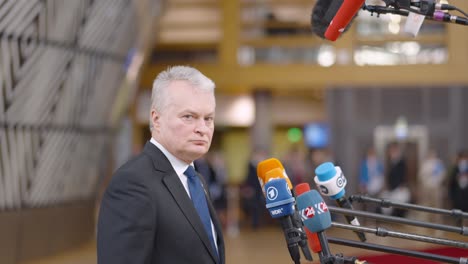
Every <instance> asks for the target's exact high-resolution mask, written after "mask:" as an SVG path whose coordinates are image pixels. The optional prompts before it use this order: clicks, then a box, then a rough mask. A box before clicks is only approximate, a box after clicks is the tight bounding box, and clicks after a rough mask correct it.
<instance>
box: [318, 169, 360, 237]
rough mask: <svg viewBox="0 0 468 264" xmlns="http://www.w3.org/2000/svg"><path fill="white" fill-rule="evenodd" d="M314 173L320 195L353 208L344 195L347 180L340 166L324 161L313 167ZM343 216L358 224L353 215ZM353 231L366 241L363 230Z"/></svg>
mask: <svg viewBox="0 0 468 264" xmlns="http://www.w3.org/2000/svg"><path fill="white" fill-rule="evenodd" d="M315 174H316V175H317V176H315V177H314V181H315V184H317V187H318V188H319V191H320V193H321V194H322V195H325V196H328V197H330V199H333V200H335V201H336V203H337V204H338V206H339V207H342V208H347V209H351V210H353V206H352V205H351V203H350V202H349V200H348V198H347V197H346V196H345V192H346V191H345V186H346V182H347V181H346V178H345V176H344V175H343V172H342V171H341V168H340V167H338V166H336V167H335V165H333V163H331V162H325V163H322V164H320V165H319V166H318V167H317V168H316V169H315ZM345 218H346V220H347V221H348V223H349V224H351V225H355V226H359V225H360V224H359V221H358V219H357V218H356V217H354V216H350V215H345ZM355 233H356V234H357V236H358V237H359V239H360V240H361V241H362V242H365V241H366V235H365V234H364V233H363V232H359V231H355Z"/></svg>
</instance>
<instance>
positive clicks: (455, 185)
mask: <svg viewBox="0 0 468 264" xmlns="http://www.w3.org/2000/svg"><path fill="white" fill-rule="evenodd" d="M448 181H449V182H448V187H449V189H448V193H449V197H450V200H451V202H452V206H453V208H455V209H460V210H462V211H464V212H468V151H467V150H463V151H460V152H459V153H458V155H457V159H456V161H455V164H454V165H453V166H452V168H451V170H450V172H449V174H448Z"/></svg>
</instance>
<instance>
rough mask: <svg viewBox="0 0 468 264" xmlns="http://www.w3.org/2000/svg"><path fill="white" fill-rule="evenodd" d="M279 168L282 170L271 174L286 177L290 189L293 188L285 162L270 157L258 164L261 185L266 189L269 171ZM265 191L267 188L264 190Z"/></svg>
mask: <svg viewBox="0 0 468 264" xmlns="http://www.w3.org/2000/svg"><path fill="white" fill-rule="evenodd" d="M274 169H278V170H279V171H280V173H279V174H270V175H271V176H273V175H274V176H275V177H278V178H284V179H285V180H286V182H287V183H288V187H289V189H290V190H292V189H293V186H292V183H291V180H289V177H288V175H287V174H286V170H285V169H284V167H283V164H281V162H280V161H279V160H278V159H275V158H270V159H266V160H264V161H261V162H259V163H258V165H257V177H258V181H259V182H260V186H262V189H264V186H265V183H266V182H267V173H268V172H270V171H271V170H274ZM263 192H265V190H263Z"/></svg>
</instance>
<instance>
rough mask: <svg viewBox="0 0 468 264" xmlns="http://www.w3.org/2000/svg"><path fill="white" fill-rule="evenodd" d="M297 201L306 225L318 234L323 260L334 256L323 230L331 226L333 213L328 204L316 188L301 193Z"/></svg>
mask: <svg viewBox="0 0 468 264" xmlns="http://www.w3.org/2000/svg"><path fill="white" fill-rule="evenodd" d="M296 203H297V209H298V210H299V213H300V215H301V219H302V222H303V223H304V225H305V227H306V228H307V229H309V231H311V232H314V233H316V234H317V237H318V241H319V243H320V247H321V251H322V255H321V256H322V257H323V259H322V261H325V259H327V258H330V257H332V255H331V251H330V247H329V245H328V242H327V238H326V236H325V233H324V232H323V231H324V230H325V229H327V228H329V227H330V226H331V215H330V212H329V211H328V207H327V204H326V203H325V202H324V201H323V199H322V197H321V196H320V194H319V193H318V192H317V191H316V190H310V191H307V192H305V193H303V194H301V195H299V196H298V197H297V199H296ZM325 262H326V261H325Z"/></svg>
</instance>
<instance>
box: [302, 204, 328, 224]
mask: <svg viewBox="0 0 468 264" xmlns="http://www.w3.org/2000/svg"><path fill="white" fill-rule="evenodd" d="M325 212H328V207H327V204H326V203H325V202H320V203H316V204H314V206H307V207H306V208H304V209H302V210H301V212H300V213H301V219H302V221H304V220H307V219H311V218H313V217H314V216H315V215H316V214H317V215H320V214H323V213H325Z"/></svg>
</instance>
